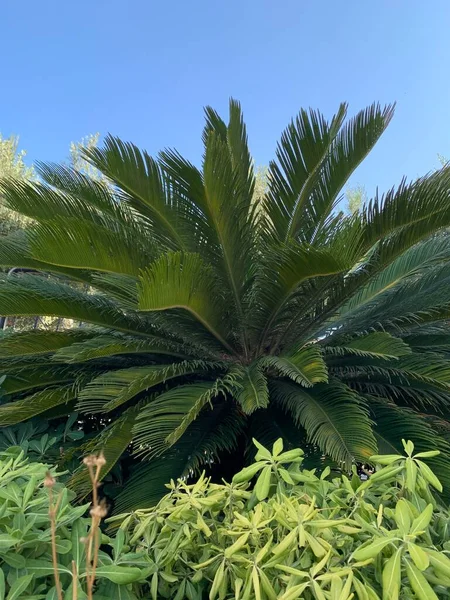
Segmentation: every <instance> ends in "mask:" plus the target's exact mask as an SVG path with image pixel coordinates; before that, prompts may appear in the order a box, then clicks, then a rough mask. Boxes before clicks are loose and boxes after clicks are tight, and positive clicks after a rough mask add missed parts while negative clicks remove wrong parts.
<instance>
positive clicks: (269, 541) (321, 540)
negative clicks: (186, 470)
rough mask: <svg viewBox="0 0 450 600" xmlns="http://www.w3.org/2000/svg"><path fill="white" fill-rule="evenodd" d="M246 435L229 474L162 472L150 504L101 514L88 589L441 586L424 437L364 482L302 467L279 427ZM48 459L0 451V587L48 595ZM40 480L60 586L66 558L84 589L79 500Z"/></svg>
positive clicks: (127, 595) (392, 593) (433, 590)
mask: <svg viewBox="0 0 450 600" xmlns="http://www.w3.org/2000/svg"><path fill="white" fill-rule="evenodd" d="M255 443H256V442H255ZM256 445H257V447H258V452H257V454H256V462H255V463H254V464H252V465H251V466H249V467H247V468H245V469H244V470H243V471H241V472H240V473H238V474H237V475H236V476H235V477H234V479H233V481H232V482H231V484H228V483H224V484H223V485H219V484H214V483H211V482H210V481H209V480H208V479H207V478H205V477H204V476H202V477H201V478H200V479H199V480H198V481H197V482H196V483H194V484H192V485H191V484H188V483H186V481H182V480H180V481H178V482H177V483H174V482H171V483H170V485H169V488H170V491H169V493H168V494H167V495H166V496H165V497H164V498H163V499H162V500H161V501H160V503H159V504H158V505H157V506H156V507H154V508H150V509H147V510H140V511H137V512H134V513H131V514H128V515H122V516H118V517H114V518H113V519H111V520H110V525H111V526H112V527H114V528H115V529H112V530H111V532H110V533H111V535H110V536H107V535H105V534H102V536H101V547H100V551H99V560H98V567H97V571H96V575H97V578H96V585H95V593H94V595H93V599H94V600H106V598H108V599H109V600H116V599H122V600H138V599H140V598H143V599H146V600H150V599H151V600H155V599H160V598H168V599H170V600H183V599H184V598H187V599H188V600H206V599H209V600H214V599H221V600H225V599H231V598H234V599H238V600H245V599H247V600H275V599H276V598H279V599H282V600H294V599H295V598H304V599H305V600H311V599H315V600H350V599H351V598H352V597H355V598H358V599H359V600H376V599H377V598H382V599H383V600H396V599H408V598H419V600H423V599H431V600H432V599H433V598H443V599H445V598H449V597H450V593H449V591H448V589H449V586H450V558H448V555H449V554H450V515H449V512H448V509H447V508H445V507H444V506H443V505H442V503H441V501H439V500H438V499H437V496H435V493H436V491H437V492H438V491H440V489H441V486H440V483H439V481H438V480H437V479H436V477H435V476H434V474H433V473H432V471H431V470H430V469H429V468H428V467H427V465H426V463H425V462H424V460H423V459H425V460H426V459H427V458H431V457H432V455H434V451H433V452H429V453H426V452H425V453H419V454H415V455H414V454H413V452H414V448H413V445H412V444H411V442H408V443H407V444H405V451H406V455H405V456H400V455H390V456H387V455H385V456H379V457H376V459H375V462H376V463H378V464H379V465H380V467H381V468H380V467H378V470H377V471H376V472H375V473H374V474H372V475H371V477H370V478H369V480H367V481H364V482H362V481H361V480H360V478H359V477H358V476H357V475H356V470H355V473H354V474H353V476H351V477H350V478H349V477H347V476H345V475H343V474H333V473H331V472H330V469H329V467H327V468H326V469H325V470H324V471H323V472H322V474H321V475H316V474H315V472H314V471H311V470H306V469H302V468H301V463H302V460H303V457H302V451H301V450H289V451H287V452H283V445H282V442H281V440H279V441H277V442H276V443H275V444H274V447H273V450H272V452H269V450H267V449H266V448H264V447H263V446H261V445H260V444H257V443H256ZM383 465H384V466H383ZM47 469H48V467H47V466H46V465H45V464H42V463H33V462H30V461H29V460H28V459H26V458H24V453H23V450H21V449H20V448H11V449H9V450H7V451H5V452H3V453H1V454H0V567H1V569H0V600H4V599H5V598H6V599H7V600H16V599H23V600H25V599H28V600H40V599H41V600H57V592H56V588H55V582H54V571H53V565H52V544H51V527H50V518H49V508H50V504H51V502H50V501H49V489H46V487H45V485H44V481H45V478H46V475H47ZM51 474H52V478H53V477H56V475H57V473H56V472H55V470H54V469H53V470H51ZM52 478H51V479H52ZM47 481H48V478H47ZM50 494H51V495H52V496H53V499H54V502H55V499H57V503H58V509H57V511H56V551H57V561H58V567H57V569H58V572H59V575H60V578H61V584H62V588H63V590H64V600H73V598H74V597H75V596H73V575H72V574H73V561H74V563H75V567H76V572H77V574H78V577H77V579H78V583H77V589H78V593H77V596H76V598H77V600H83V599H85V598H86V594H85V589H86V586H85V581H86V542H85V540H86V537H87V533H88V531H89V523H90V519H89V518H87V514H88V513H87V508H88V507H87V505H85V506H76V505H75V504H74V494H73V493H72V492H71V491H70V490H68V489H67V488H65V487H64V485H62V484H61V483H55V484H54V485H53V486H52V488H51V492H50Z"/></svg>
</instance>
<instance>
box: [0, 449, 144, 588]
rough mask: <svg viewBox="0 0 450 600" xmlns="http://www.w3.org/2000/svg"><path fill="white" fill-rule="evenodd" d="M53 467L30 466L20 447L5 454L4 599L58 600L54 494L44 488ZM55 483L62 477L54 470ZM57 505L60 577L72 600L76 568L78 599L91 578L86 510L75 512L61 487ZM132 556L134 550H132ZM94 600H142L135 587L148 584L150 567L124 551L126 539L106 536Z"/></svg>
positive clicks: (0, 530)
mask: <svg viewBox="0 0 450 600" xmlns="http://www.w3.org/2000/svg"><path fill="white" fill-rule="evenodd" d="M47 473H48V466H47V465H45V464H42V463H35V462H29V461H28V459H25V458H24V454H23V451H22V450H21V449H20V448H18V447H16V448H10V449H9V450H7V451H3V452H1V453H0V599H2V600H3V599H5V598H6V599H7V600H13V599H24V600H25V599H27V600H39V599H42V600H44V598H45V599H50V598H51V599H54V598H56V597H57V596H56V590H55V587H54V570H53V564H52V544H51V528H50V519H49V506H50V500H49V490H48V489H47V488H46V487H44V480H45V478H46V476H47ZM50 473H51V475H52V476H53V477H55V476H56V475H57V473H56V472H55V470H54V469H51V470H50ZM52 493H53V498H54V499H55V502H56V504H57V510H56V516H55V521H56V550H57V555H58V567H57V568H58V572H59V575H60V579H61V583H62V586H63V590H64V591H65V592H66V593H65V598H66V600H72V598H73V597H75V596H72V585H73V577H72V574H73V566H74V565H75V567H76V570H77V573H78V578H79V592H78V596H77V597H78V599H79V600H82V599H83V598H86V594H85V593H84V592H83V587H84V579H85V577H86V573H85V567H86V559H85V552H86V544H85V542H84V541H83V540H84V538H86V536H87V533H88V528H89V523H90V519H88V518H86V517H85V515H86V513H87V508H88V507H87V506H86V505H85V506H76V505H75V504H74V503H73V501H74V498H75V494H74V493H73V492H72V491H69V490H68V489H67V488H65V487H64V486H63V485H62V484H60V483H56V484H55V485H54V487H53V489H52ZM128 550H129V549H128ZM98 564H99V567H98V569H97V585H96V594H95V596H94V598H95V599H97V600H101V599H102V598H103V599H104V598H126V599H127V600H135V599H136V598H137V596H136V595H135V594H134V593H133V591H132V589H131V587H132V585H131V584H133V582H136V581H138V580H140V579H143V578H144V576H145V571H144V570H142V569H141V567H142V566H143V567H148V561H147V560H143V559H142V558H141V556H140V555H139V554H137V553H133V552H129V551H127V549H126V548H125V547H124V543H123V535H122V534H119V535H117V536H116V537H115V539H112V538H108V537H107V536H102V547H101V549H100V551H99V562H98Z"/></svg>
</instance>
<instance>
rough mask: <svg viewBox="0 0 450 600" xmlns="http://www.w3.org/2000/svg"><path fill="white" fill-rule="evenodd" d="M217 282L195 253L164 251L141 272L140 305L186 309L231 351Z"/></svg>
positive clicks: (154, 309) (224, 308)
mask: <svg viewBox="0 0 450 600" xmlns="http://www.w3.org/2000/svg"><path fill="white" fill-rule="evenodd" d="M217 285H218V282H217V281H215V280H214V272H213V271H212V269H211V268H210V267H208V265H206V264H205V263H204V262H203V260H202V259H201V257H200V256H199V255H198V254H182V253H179V252H175V253H167V254H164V255H163V256H161V257H160V258H159V259H158V260H156V261H155V262H154V263H153V264H152V265H151V266H150V267H149V268H148V269H147V270H146V271H145V272H144V273H143V274H142V276H141V279H140V285H139V292H138V295H139V309H140V310H143V311H147V310H148V311H158V310H168V309H183V310H186V311H188V312H189V313H190V314H191V315H192V316H193V317H194V318H195V319H197V320H198V321H199V323H200V324H201V325H203V326H204V327H205V328H206V329H207V330H208V331H209V332H210V333H211V335H213V336H214V337H215V338H217V339H218V340H219V341H220V342H221V343H222V344H223V346H224V347H225V348H226V349H227V350H229V351H231V352H232V351H233V350H232V348H231V346H230V344H229V343H228V342H227V340H226V337H227V331H226V324H225V321H224V314H226V312H227V306H226V304H224V301H223V297H221V295H219V294H218V293H217V287H216V286H217Z"/></svg>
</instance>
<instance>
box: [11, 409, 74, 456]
mask: <svg viewBox="0 0 450 600" xmlns="http://www.w3.org/2000/svg"><path fill="white" fill-rule="evenodd" d="M77 418H78V414H77V413H71V415H70V416H69V417H68V418H67V419H64V420H62V421H61V422H59V423H53V422H50V421H49V420H48V419H41V418H37V419H33V420H30V421H27V422H26V423H18V424H17V425H9V426H8V427H3V428H2V429H1V430H0V451H2V450H8V448H11V446H20V448H21V449H22V450H23V451H24V453H25V454H26V455H27V456H28V457H29V458H30V460H34V461H36V460H37V461H40V460H46V461H48V462H52V463H56V462H58V461H59V460H60V459H61V457H62V455H63V454H64V453H66V452H67V451H68V450H70V449H72V447H73V443H74V442H77V441H79V440H81V439H83V438H84V435H85V434H84V432H83V431H82V430H81V429H80V428H79V427H78V426H77Z"/></svg>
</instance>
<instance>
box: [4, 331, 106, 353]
mask: <svg viewBox="0 0 450 600" xmlns="http://www.w3.org/2000/svg"><path fill="white" fill-rule="evenodd" d="M93 335H94V333H93V332H92V331H86V330H79V329H78V330H77V329H75V330H68V331H45V330H39V329H34V330H32V331H16V332H9V331H5V332H4V333H3V335H1V336H0V359H1V358H7V357H23V356H36V355H41V354H50V353H53V352H56V351H58V350H60V349H62V348H66V347H68V346H69V347H70V346H71V345H72V344H75V343H77V342H78V343H80V342H83V341H86V340H88V339H90V338H91V337H92V336H93Z"/></svg>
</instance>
